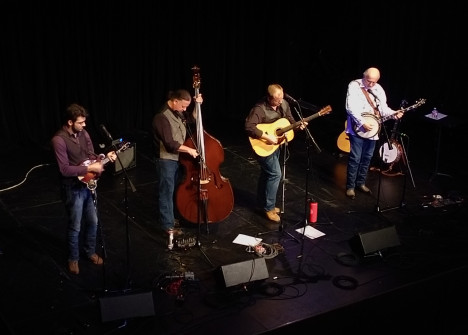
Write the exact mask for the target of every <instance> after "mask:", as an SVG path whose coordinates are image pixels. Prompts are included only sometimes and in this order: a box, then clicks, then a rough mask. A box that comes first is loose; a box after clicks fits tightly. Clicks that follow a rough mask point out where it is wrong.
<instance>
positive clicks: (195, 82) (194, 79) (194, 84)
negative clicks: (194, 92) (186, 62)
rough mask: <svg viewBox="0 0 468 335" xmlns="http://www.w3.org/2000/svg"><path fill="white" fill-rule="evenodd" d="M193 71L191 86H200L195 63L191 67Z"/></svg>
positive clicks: (197, 68) (198, 73)
mask: <svg viewBox="0 0 468 335" xmlns="http://www.w3.org/2000/svg"><path fill="white" fill-rule="evenodd" d="M192 71H193V88H200V81H201V80H200V68H199V67H198V66H196V65H194V66H193V67H192Z"/></svg>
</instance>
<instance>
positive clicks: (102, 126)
mask: <svg viewBox="0 0 468 335" xmlns="http://www.w3.org/2000/svg"><path fill="white" fill-rule="evenodd" d="M100 127H101V130H102V131H103V133H104V134H105V135H106V137H107V138H108V139H109V140H110V143H111V147H112V149H113V150H114V151H115V152H118V150H119V149H118V148H117V146H116V144H115V143H114V140H113V138H112V136H111V134H110V133H109V132H108V131H107V129H106V127H105V126H104V125H101V126H100ZM117 161H118V162H119V164H120V166H121V167H122V171H123V173H124V179H125V191H124V205H125V236H126V245H125V246H126V274H127V278H126V280H125V288H124V292H125V291H127V290H129V289H130V286H131V275H130V232H129V222H128V218H129V215H128V185H130V187H131V188H132V192H136V188H135V186H134V185H133V183H132V181H131V180H130V178H129V177H128V173H127V169H126V168H125V166H124V164H123V163H122V161H121V159H120V157H119V155H118V154H117Z"/></svg>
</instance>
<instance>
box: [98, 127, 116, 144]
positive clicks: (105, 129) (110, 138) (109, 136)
mask: <svg viewBox="0 0 468 335" xmlns="http://www.w3.org/2000/svg"><path fill="white" fill-rule="evenodd" d="M99 127H101V130H102V132H103V133H104V135H106V136H107V138H108V139H109V140H110V141H111V142H112V141H113V140H114V139H113V138H112V136H111V134H110V133H109V132H108V131H107V128H106V126H105V125H103V124H101V125H100V126H99Z"/></svg>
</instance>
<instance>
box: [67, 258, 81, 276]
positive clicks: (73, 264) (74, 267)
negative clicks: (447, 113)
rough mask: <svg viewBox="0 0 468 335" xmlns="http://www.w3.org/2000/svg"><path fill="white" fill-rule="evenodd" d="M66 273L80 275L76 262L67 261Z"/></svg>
mask: <svg viewBox="0 0 468 335" xmlns="http://www.w3.org/2000/svg"><path fill="white" fill-rule="evenodd" d="M68 271H70V273H73V274H74V275H77V274H79V273H80V268H79V267H78V261H68Z"/></svg>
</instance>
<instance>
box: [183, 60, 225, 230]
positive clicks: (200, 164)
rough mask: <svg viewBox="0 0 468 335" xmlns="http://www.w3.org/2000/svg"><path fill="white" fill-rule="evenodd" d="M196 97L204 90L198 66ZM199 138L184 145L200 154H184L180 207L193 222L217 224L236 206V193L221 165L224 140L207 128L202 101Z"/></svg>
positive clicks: (186, 217) (188, 140)
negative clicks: (222, 142) (206, 129)
mask: <svg viewBox="0 0 468 335" xmlns="http://www.w3.org/2000/svg"><path fill="white" fill-rule="evenodd" d="M192 70H193V87H194V89H195V96H197V95H198V94H199V93H200V92H199V90H200V73H199V70H200V68H199V67H197V66H194V67H193V68H192ZM195 111H196V134H195V135H196V139H195V138H194V136H193V134H190V132H188V133H189V137H188V138H187V140H186V141H185V142H184V145H186V146H188V147H190V148H194V149H196V150H197V151H198V153H199V156H198V157H197V158H193V157H192V156H190V155H189V154H186V153H181V154H180V155H179V161H180V163H181V164H182V165H183V166H184V169H185V179H184V181H183V182H182V183H180V184H179V187H178V189H177V194H176V206H177V209H178V211H179V213H180V215H181V216H182V217H183V218H184V219H185V220H187V221H188V222H192V223H198V224H201V223H215V222H219V221H222V220H224V219H226V218H227V217H228V216H229V214H230V213H231V212H232V209H233V208H234V195H233V192H232V187H231V184H230V182H229V180H228V179H227V178H225V177H223V176H222V175H221V173H220V171H219V166H220V165H221V163H222V162H223V161H224V150H223V147H222V146H221V143H220V142H219V141H218V140H217V139H215V138H214V137H213V136H211V135H209V134H208V133H207V132H206V131H205V130H204V129H203V123H202V116H201V108H200V103H198V102H195Z"/></svg>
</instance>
